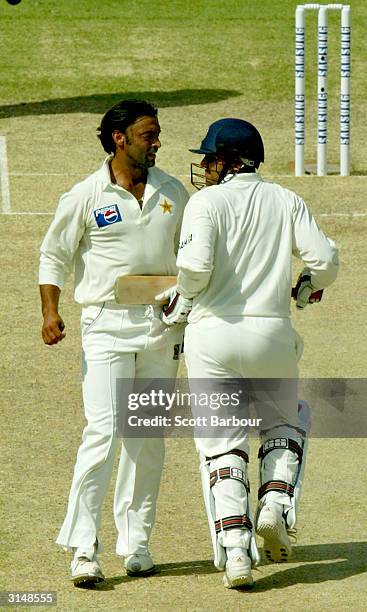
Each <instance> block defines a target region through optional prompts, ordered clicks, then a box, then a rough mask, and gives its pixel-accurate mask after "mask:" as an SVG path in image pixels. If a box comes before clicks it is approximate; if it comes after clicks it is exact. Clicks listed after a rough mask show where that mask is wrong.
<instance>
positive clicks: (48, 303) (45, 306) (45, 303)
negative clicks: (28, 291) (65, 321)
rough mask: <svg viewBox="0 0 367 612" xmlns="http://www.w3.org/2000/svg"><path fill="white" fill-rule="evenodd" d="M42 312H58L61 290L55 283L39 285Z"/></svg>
mask: <svg viewBox="0 0 367 612" xmlns="http://www.w3.org/2000/svg"><path fill="white" fill-rule="evenodd" d="M39 288H40V294H41V308H42V314H43V315H45V314H46V313H47V312H58V309H59V299H60V293H61V290H60V289H59V287H57V286H56V285H40V286H39Z"/></svg>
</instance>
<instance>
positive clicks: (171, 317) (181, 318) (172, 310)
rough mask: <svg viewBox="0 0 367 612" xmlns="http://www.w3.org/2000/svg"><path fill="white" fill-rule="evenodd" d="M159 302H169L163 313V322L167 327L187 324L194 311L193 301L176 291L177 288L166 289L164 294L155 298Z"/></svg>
mask: <svg viewBox="0 0 367 612" xmlns="http://www.w3.org/2000/svg"><path fill="white" fill-rule="evenodd" d="M155 299H156V300H157V302H163V301H164V300H167V299H168V300H169V303H168V304H167V305H166V306H163V309H162V312H161V320H162V321H163V323H164V324H165V325H175V324H176V323H186V321H187V317H188V316H189V314H190V312H191V310H192V300H191V299H188V298H184V297H182V295H180V294H179V293H177V291H176V287H171V288H170V289H166V291H163V292H162V293H159V294H158V295H156V296H155Z"/></svg>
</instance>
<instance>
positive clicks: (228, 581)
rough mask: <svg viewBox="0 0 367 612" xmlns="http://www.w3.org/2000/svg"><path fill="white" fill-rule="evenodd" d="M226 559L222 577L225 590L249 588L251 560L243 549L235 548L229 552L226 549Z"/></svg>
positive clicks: (251, 581) (251, 579) (251, 583)
mask: <svg viewBox="0 0 367 612" xmlns="http://www.w3.org/2000/svg"><path fill="white" fill-rule="evenodd" d="M227 555H228V559H227V562H226V567H225V572H224V576H223V584H224V586H225V587H226V589H239V588H241V587H242V588H244V587H251V586H252V585H253V582H254V580H253V578H252V574H251V559H250V557H249V555H248V552H247V550H246V549H245V548H236V549H233V550H232V551H231V553H230V552H229V551H228V549H227Z"/></svg>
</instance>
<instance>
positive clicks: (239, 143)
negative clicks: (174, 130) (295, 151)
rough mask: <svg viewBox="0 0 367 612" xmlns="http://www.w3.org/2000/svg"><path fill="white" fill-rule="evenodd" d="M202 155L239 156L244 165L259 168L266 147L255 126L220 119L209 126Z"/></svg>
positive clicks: (200, 150)
mask: <svg viewBox="0 0 367 612" xmlns="http://www.w3.org/2000/svg"><path fill="white" fill-rule="evenodd" d="M189 150H190V151H191V153H199V154H201V155H210V154H211V155H226V154H230V155H238V156H239V157H240V158H241V159H243V161H244V163H246V165H249V166H255V167H256V168H258V166H259V164H260V163H261V162H263V161H264V145H263V141H262V138H261V136H260V133H259V132H258V130H257V129H256V128H255V126H254V125H252V124H251V123H249V122H248V121H244V120H243V119H230V118H228V119H219V120H218V121H214V123H212V124H211V125H210V126H209V129H208V133H207V135H206V136H205V138H204V140H203V141H202V143H201V145H200V148H199V149H189Z"/></svg>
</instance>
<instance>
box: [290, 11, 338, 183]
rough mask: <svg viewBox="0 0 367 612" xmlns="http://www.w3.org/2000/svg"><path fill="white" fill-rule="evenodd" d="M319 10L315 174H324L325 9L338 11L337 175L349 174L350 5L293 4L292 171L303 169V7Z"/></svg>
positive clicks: (297, 172)
mask: <svg viewBox="0 0 367 612" xmlns="http://www.w3.org/2000/svg"><path fill="white" fill-rule="evenodd" d="M312 9H313V10H317V11H318V68H317V175H318V176H326V175H327V103H328V91H327V71H328V57H327V54H328V10H340V11H341V30H340V31H341V57H340V175H341V176H349V174H350V148H349V147H350V6H349V5H346V4H303V5H298V6H297V8H296V23H295V33H296V48H295V175H296V176H302V175H303V174H304V172H305V160H304V147H305V11H306V10H312Z"/></svg>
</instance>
